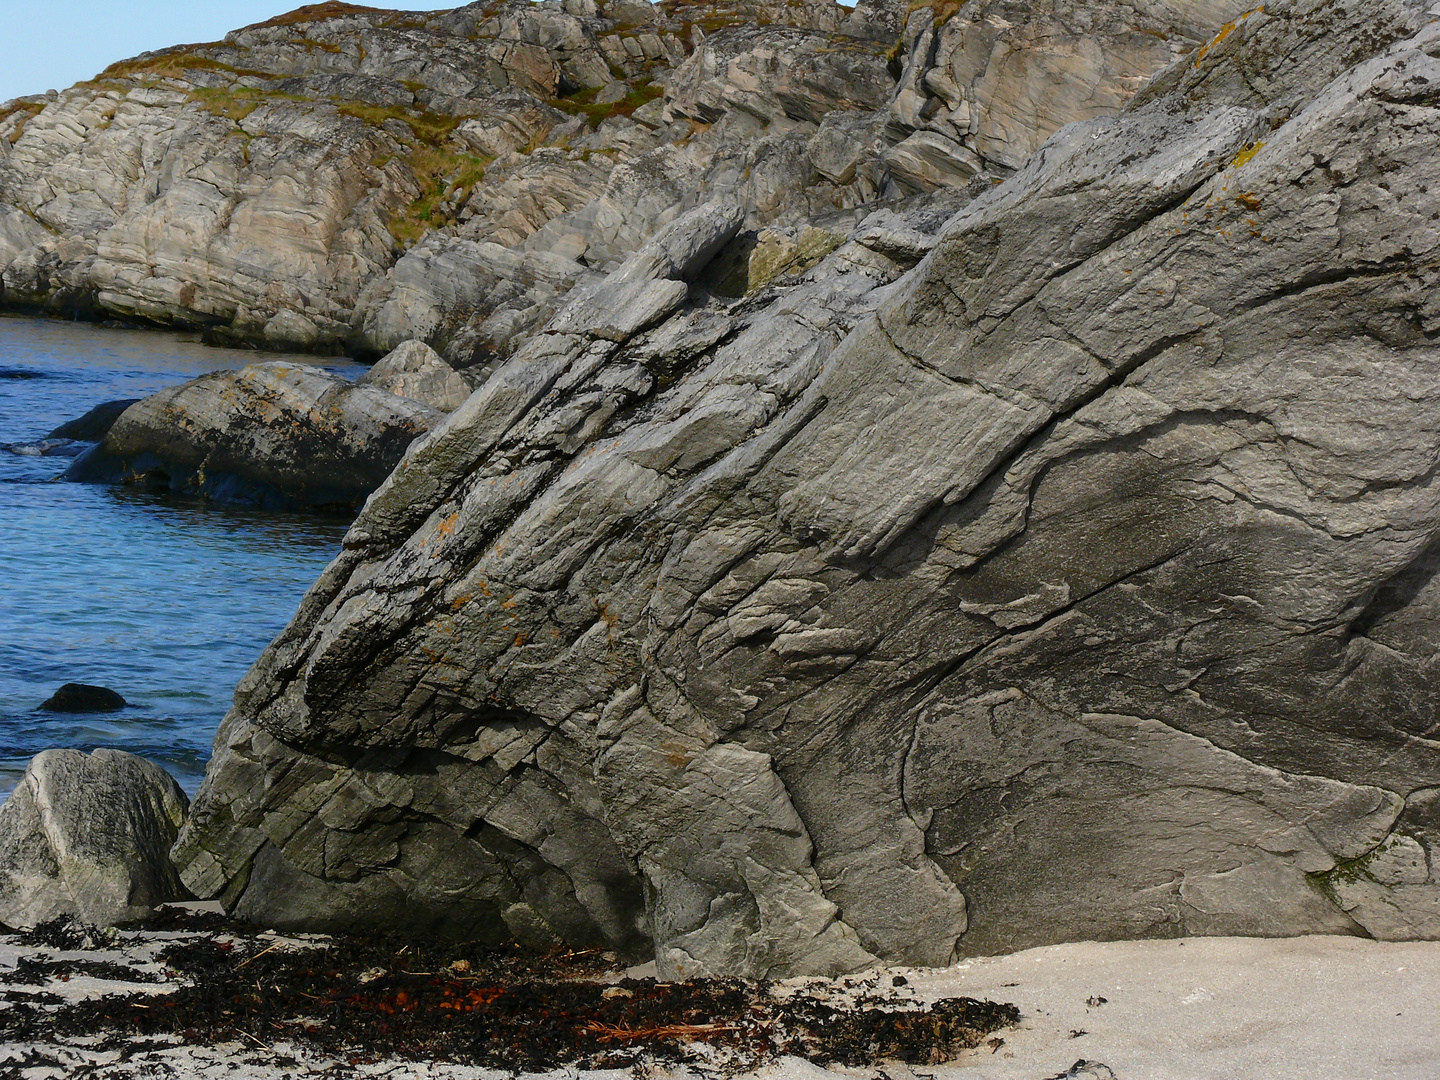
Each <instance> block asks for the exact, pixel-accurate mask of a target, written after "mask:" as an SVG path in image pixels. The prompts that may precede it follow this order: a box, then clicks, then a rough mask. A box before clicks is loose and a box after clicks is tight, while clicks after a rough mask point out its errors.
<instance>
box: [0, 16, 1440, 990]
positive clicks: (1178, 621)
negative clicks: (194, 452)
mask: <svg viewBox="0 0 1440 1080" xmlns="http://www.w3.org/2000/svg"><path fill="white" fill-rule="evenodd" d="M1437 56H1440V23H1437V22H1436V21H1435V19H1434V16H1432V15H1431V14H1430V12H1429V9H1428V0H1427V3H1422V2H1419V0H1325V2H1321V0H1277V2H1275V3H1272V4H1267V5H1266V6H1265V7H1264V8H1256V9H1255V10H1246V9H1245V8H1244V7H1243V5H1239V4H1225V3H1218V2H1209V0H1193V2H1187V0H1154V2H1144V3H1142V2H1135V3H1130V4H1119V3H1113V4H1111V3H1106V4H1099V5H1081V4H1078V3H1077V4H1069V3H1064V2H1060V0H1056V2H1054V3H1047V4H1042V5H1031V4H1024V5H1022V4H1010V3H1004V2H992V3H986V2H984V0H974V2H971V3H968V4H964V5H959V4H938V3H937V4H934V5H921V6H918V7H916V8H915V9H914V10H909V8H908V6H896V5H887V4H883V3H877V4H874V5H865V4H862V5H860V6H857V7H856V8H855V9H854V10H853V11H852V10H850V9H844V8H840V7H838V6H835V5H830V4H820V3H805V4H795V5H784V6H781V5H774V6H762V5H744V4H726V5H718V4H717V5H704V6H701V5H682V4H677V3H667V4H661V5H658V6H656V7H654V8H651V7H649V6H647V5H610V6H608V7H596V6H594V5H591V4H589V3H588V2H581V0H570V2H568V3H566V4H564V5H556V4H538V5H530V4H525V3H516V4H511V5H508V6H505V7H503V8H485V7H482V6H480V5H472V6H471V7H468V8H461V9H457V10H456V11H452V12H444V13H437V14H434V15H400V14H396V13H384V12H375V11H369V10H367V9H355V8H349V7H345V6H343V5H323V6H321V7H320V8H315V9H302V10H301V11H300V12H298V13H296V14H294V15H291V16H286V17H284V18H282V19H278V20H273V21H272V22H271V23H268V24H264V25H262V26H260V27H254V28H250V29H247V30H245V31H240V32H238V33H237V34H234V35H231V37H230V38H229V39H227V41H226V42H225V43H222V44H218V45H211V46H196V47H190V48H187V49H184V50H176V51H173V52H170V53H164V54H156V55H155V56H151V57H144V58H141V59H140V60H138V61H135V62H132V63H131V64H127V65H122V66H118V67H117V68H115V69H111V71H110V72H109V73H108V74H106V75H105V76H103V77H102V78H101V79H99V80H97V81H96V82H95V83H94V84H93V85H88V86H83V87H78V88H75V89H72V90H70V91H67V92H66V94H64V95H61V96H60V97H59V98H58V99H56V100H55V101H48V102H40V101H36V102H29V103H27V102H23V101H22V102H21V103H19V104H18V105H16V104H13V103H12V105H11V106H7V108H9V109H12V110H15V111H12V112H11V113H10V115H9V118H8V119H6V120H4V121H3V125H7V126H0V135H4V137H3V138H0V148H3V149H0V154H3V155H4V156H3V157H0V200H3V201H4V202H5V204H6V207H7V208H8V209H6V210H5V211H4V216H3V218H0V220H3V221H4V222H5V223H6V224H5V225H4V226H3V231H0V263H4V264H6V269H5V270H4V282H5V301H6V302H7V303H15V304H28V305H35V306H41V307H44V306H47V305H48V306H61V307H63V306H64V305H66V304H78V303H81V302H82V301H83V303H84V304H87V305H91V306H93V307H94V308H96V309H98V310H103V311H109V312H112V313H116V314H127V315H132V316H133V315H143V316H144V317H146V318H149V319H151V320H153V321H159V322H171V323H183V324H187V325H204V326H207V327H209V328H210V330H211V332H212V333H214V334H216V335H218V336H222V337H227V338H232V339H233V338H239V339H243V340H247V341H253V342H256V343H269V344H282V343H283V344H290V345H297V344H298V345H303V346H305V347H308V348H313V349H325V348H340V347H345V348H349V349H352V350H354V351H358V352H369V353H377V354H378V353H379V352H382V351H386V350H389V349H391V348H392V347H395V346H397V345H400V344H401V343H402V342H405V341H411V340H420V341H424V342H425V343H427V344H428V345H430V346H433V347H434V348H435V349H436V350H438V351H439V352H440V353H441V354H442V355H443V356H444V358H445V360H446V361H448V363H449V364H451V365H453V366H454V368H456V369H457V370H458V373H460V374H462V375H463V377H464V379H465V380H466V382H467V384H470V385H475V386H477V387H478V389H476V390H475V391H474V392H473V393H472V394H470V395H469V396H468V398H467V399H466V400H465V401H464V403H463V404H461V405H460V406H459V408H457V409H455V410H454V411H453V412H450V413H449V415H448V416H446V417H445V418H444V419H442V420H439V421H438V422H437V423H436V424H435V426H434V427H433V429H432V430H430V431H429V433H428V434H425V435H424V436H423V437H421V438H419V439H417V440H416V441H415V442H414V443H412V444H411V445H410V447H409V449H408V451H407V452H406V454H405V456H404V458H403V460H402V461H401V462H400V464H399V465H398V466H397V467H396V468H395V470H394V471H393V472H391V473H390V474H389V475H388V477H387V478H386V479H385V480H384V482H383V483H381V485H380V486H379V488H378V489H377V490H376V491H375V492H374V494H373V495H371V496H370V498H369V500H368V502H367V503H366V505H365V508H364V510H363V511H362V512H361V513H360V515H359V517H358V518H357V519H356V521H355V523H354V525H353V527H352V528H351V530H350V532H349V535H348V536H347V538H346V540H345V544H344V550H343V552H342V553H341V554H340V555H339V557H338V558H337V559H336V560H335V561H334V562H333V563H332V564H331V566H330V567H329V568H328V569H327V570H326V572H325V573H324V575H323V576H322V577H321V578H320V580H319V581H317V582H316V584H315V585H314V587H313V588H312V589H311V591H310V593H309V594H308V595H307V597H306V598H305V600H304V601H303V602H302V604H301V606H300V609H299V611H298V612H297V613H296V615H295V618H294V619H293V621H292V622H291V624H290V626H289V627H288V628H287V629H286V630H285V631H284V632H283V633H282V634H281V635H280V636H279V637H278V638H277V639H276V640H275V642H274V643H273V644H272V645H271V646H270V648H269V649H268V650H266V652H265V653H264V655H263V656H261V657H260V658H259V660H258V661H257V663H256V665H255V666H254V668H253V669H252V670H251V671H250V673H249V674H248V675H247V676H246V677H245V679H244V680H243V681H242V682H241V684H240V686H239V687H238V689H237V692H236V696H235V707H234V709H233V710H232V711H231V713H230V714H229V715H228V716H227V717H226V719H225V721H224V722H223V724H222V726H221V729H220V732H219V735H218V737H217V740H216V744H215V755H214V758H213V759H212V761H211V763H210V766H209V771H208V773H207V778H206V780H205V783H204V785H203V786H202V788H201V790H200V792H199V793H198V795H197V797H196V799H195V802H194V805H193V808H192V813H191V817H190V819H189V821H188V822H187V824H186V826H185V828H184V830H183V832H182V833H181V836H180V839H179V841H178V843H177V845H176V847H175V849H174V852H173V857H174V859H175V860H176V863H177V865H178V866H179V867H180V871H181V877H182V879H183V881H184V883H185V884H186V886H187V887H188V888H190V889H191V890H192V891H193V892H195V893H196V894H197V895H200V896H204V897H215V898H219V899H221V900H222V901H223V902H224V904H225V905H226V907H227V908H228V909H230V910H232V911H233V912H235V913H237V914H239V915H240V916H242V917H244V918H246V919H249V920H253V921H255V922H259V923H263V924H265V925H267V926H273V927H280V928H287V929H297V930H324V929H336V928H348V929H357V928H358V929H388V928H393V927H398V926H404V927H406V928H409V929H411V930H415V929H424V930H429V931H434V932H437V933H446V934H455V935H459V936H464V937H466V938H467V939H476V938H487V937H488V938H495V939H501V938H509V937H513V938H516V939H519V940H522V941H526V942H530V943H536V944H545V943H554V942H556V941H565V942H568V943H570V944H572V945H576V946H604V947H606V948H610V949H614V950H616V951H618V952H620V953H622V954H624V955H626V956H630V957H636V958H649V957H650V956H652V955H653V957H654V958H655V960H656V962H657V965H658V970H659V971H660V973H661V974H662V975H664V976H669V977H684V976H691V975H726V976H732V975H738V976H745V977H750V978H774V977H784V976H790V975H797V974H807V973H819V974H834V973H837V972H842V971H851V970H856V969H859V968H863V967H866V966H869V965H873V964H875V963H877V962H882V961H883V962H889V963H899V964H907V965H922V966H923V965H936V964H945V963H947V962H949V961H951V960H952V959H953V958H955V957H956V956H958V955H980V954H987V953H996V952H1001V951H1007V950H1013V949H1019V948H1025V947H1029V946H1034V945H1042V944H1049V943H1055V942H1064V941H1074V940H1081V939H1115V938H1136V937H1175V936H1183V935H1195V934H1212V935H1215V934H1221V935H1229V934H1235V935H1259V936H1278V935H1291V934H1302V933H1328V934H1335V933H1339V934H1353V935H1361V936H1365V935H1368V936H1372V937H1377V938H1392V939H1399V938H1437V937H1440V869H1437V863H1436V854H1437V850H1440V849H1437V845H1440V741H1437V739H1436V722H1437V717H1436V711H1435V704H1434V703H1435V702H1436V701H1437V700H1440V685H1437V678H1440V675H1437V672H1440V667H1437V665H1440V660H1437V657H1440V585H1437V584H1436V580H1435V571H1436V569H1437V568H1440V487H1437V482H1436V477H1437V475H1440V421H1437V417H1440V377H1437V374H1436V373H1437V372H1440V364H1437V362H1436V361H1437V360H1440V345H1437V343H1436V337H1437V335H1440V315H1437V308H1436V305H1435V302H1434V296H1435V295H1436V293H1435V287H1436V284H1437V279H1440V231H1437V228H1436V224H1435V223H1436V221H1437V220H1440V191H1436V190H1433V187H1432V185H1433V181H1432V177H1433V176H1434V174H1435V172H1436V168H1437V166H1440V109H1437V105H1440V62H1437V60H1436V57H1437ZM467 80H468V81H467ZM112 95H113V96H112ZM407 95H408V96H407ZM142 99H143V101H142ZM102 101H103V102H109V103H111V104H110V105H99V104H97V103H99V102H102ZM144 101H149V102H151V103H150V104H145V103H144ZM357 102H358V103H362V104H356V103H357ZM111 105H113V106H114V108H113V111H112V113H111V114H110V120H109V122H108V126H104V127H102V124H105V123H106V121H104V120H102V119H101V118H100V117H101V114H102V113H103V111H104V109H106V108H110V107H111ZM87 110H89V111H88V112H87ZM97 110H98V111H97ZM144 110H157V111H155V112H148V111H144ZM92 116H93V117H95V119H94V120H93V122H92V120H90V119H85V120H83V121H82V120H81V119H79V118H80V117H87V118H88V117H92ZM147 124H149V125H152V126H150V127H146V125H147ZM167 125H168V126H167ZM183 125H193V128H192V127H184V126H183ZM182 130H183V131H186V132H190V131H192V130H193V131H194V132H196V134H194V135H193V136H190V135H187V136H186V138H185V139H184V140H183V143H182V142H181V141H179V140H177V138H176V136H175V134H174V133H176V132H180V131H182ZM202 130H203V131H204V132H209V133H210V134H209V135H205V136H204V137H203V138H202V135H201V134H200V132H201V131H202ZM147 131H148V132H149V133H150V135H149V136H147V135H146V134H145V133H146V132H147ZM7 132H8V134H5V133H7ZM112 132H113V134H112ZM156 132H166V133H168V134H163V135H157V134H156ZM147 138H150V141H147ZM206 139H211V140H212V141H210V142H207V141H206ZM7 142H8V148H7V147H6V144H7ZM254 144H259V145H258V146H257V145H254ZM122 147H133V148H138V149H134V150H133V153H132V151H131V150H125V151H123V152H122V151H121V149H120V148H122ZM145 148H148V150H146V149H145ZM207 148H208V149H207ZM247 148H248V149H247ZM162 151H163V152H162ZM146 152H149V153H151V154H152V157H151V158H148V159H147V158H145V157H144V154H145V153H146ZM126 154H130V155H131V156H129V157H126V156H125V155H126ZM183 154H190V155H191V156H190V157H186V158H184V159H183V160H182V155H183ZM225 154H230V155H235V156H233V157H231V158H226V160H228V161H230V162H231V167H230V169H231V171H229V172H226V171H225V170H223V169H220V168H219V167H218V165H216V163H217V162H218V161H219V160H220V159H221V157H222V156H223V155H225ZM107 155H108V156H107ZM136 155H138V156H136ZM104 161H110V162H116V163H118V162H122V161H124V162H129V163H130V164H126V165H123V166H122V165H121V164H114V165H113V168H112V167H111V166H104V165H101V164H99V163H100V162H104ZM150 161H155V162H160V163H162V164H155V165H153V166H152V165H150V164H147V162H150ZM437 162H438V164H436V163H437ZM307 163H313V164H307ZM107 168H109V169H111V171H109V172H106V171H105V170H106V169H107ZM126 170H128V171H126ZM222 174H223V175H222ZM103 176H113V177H122V176H126V177H130V179H127V180H125V181H124V182H123V183H122V182H120V181H119V180H117V181H116V182H115V183H114V184H113V185H110V186H107V184H106V183H101V182H100V181H99V180H97V177H103ZM67 178H68V179H67ZM67 185H68V186H67ZM307 200H311V201H307ZM202 203H203V204H204V205H205V206H207V207H209V209H207V210H204V211H199V210H197V211H196V212H195V214H191V210H192V209H193V208H195V207H198V206H200V205H201V204H202ZM102 204H103V205H102ZM321 204H323V205H324V207H326V208H327V209H326V210H325V211H324V212H322V211H321V210H320V209H317V207H319V206H320V205H321ZM197 223H199V224H197ZM266 223H268V224H266ZM266 229H271V230H272V231H271V232H266V231H265V230H266ZM147 238H148V239H147ZM147 244H148V245H149V246H147ZM247 245H252V246H253V247H254V248H255V250H256V252H263V253H264V259H261V256H260V254H255V255H253V256H252V255H247V254H244V252H245V251H247V250H250V249H249V248H248V247H247ZM301 252H303V257H302V255H301V254H300V253H301ZM247 260H249V261H247ZM267 260H268V261H267ZM247 266H249V267H251V269H253V271H254V272H253V273H251V272H250V271H247V270H246V269H245V267H247Z"/></svg>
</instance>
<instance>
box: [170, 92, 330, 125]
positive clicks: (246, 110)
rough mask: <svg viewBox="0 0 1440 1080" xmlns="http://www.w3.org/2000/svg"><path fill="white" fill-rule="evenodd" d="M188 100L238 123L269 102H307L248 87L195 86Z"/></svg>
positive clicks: (300, 98) (297, 95)
mask: <svg viewBox="0 0 1440 1080" xmlns="http://www.w3.org/2000/svg"><path fill="white" fill-rule="evenodd" d="M190 100H191V101H198V102H199V103H200V107H201V108H202V109H204V110H205V111H206V112H208V113H210V114H211V115H212V116H224V117H227V118H228V119H230V120H233V121H234V122H235V123H237V124H238V123H239V122H240V121H241V120H244V119H245V118H246V117H247V116H249V115H250V114H251V113H253V112H254V111H255V110H256V109H258V108H259V107H260V106H261V105H264V104H265V103H266V102H269V101H309V100H311V99H310V98H305V97H301V96H300V95H299V94H282V93H280V92H278V91H274V90H254V89H251V88H250V87H248V86H223V87H210V86H197V87H195V88H194V89H193V90H191V91H190Z"/></svg>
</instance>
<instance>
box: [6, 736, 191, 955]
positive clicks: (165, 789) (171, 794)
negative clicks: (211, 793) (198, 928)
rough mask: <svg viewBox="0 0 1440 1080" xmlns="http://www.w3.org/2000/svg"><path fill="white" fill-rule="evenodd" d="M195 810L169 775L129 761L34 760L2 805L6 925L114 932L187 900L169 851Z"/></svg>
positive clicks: (112, 754)
mask: <svg viewBox="0 0 1440 1080" xmlns="http://www.w3.org/2000/svg"><path fill="white" fill-rule="evenodd" d="M189 808H190V803H189V800H188V799H187V798H186V797H185V793H184V792H183V791H181V790H180V785H179V784H177V783H176V782H175V781H174V779H173V778H172V777H171V776H170V775H169V774H168V773H167V772H165V770H164V769H162V768H160V766H158V765H156V764H154V763H153V762H150V761H146V760H145V759H144V758H139V757H136V756H135V755H133V754H126V753H123V752H121V751H119V750H96V751H95V752H94V753H93V754H88V755H87V754H85V753H82V752H81V751H79V750H46V751H45V752H44V753H42V754H38V755H37V756H36V757H35V758H34V760H32V761H31V762H30V765H29V767H28V768H27V769H26V770H25V776H24V777H23V778H22V779H21V781H20V783H19V785H18V786H17V787H16V788H15V790H14V791H13V792H12V793H11V794H10V798H9V799H8V800H7V801H6V802H5V804H4V805H3V806H0V923H4V924H5V925H6V926H10V927H15V928H29V927H33V926H38V925H39V924H40V923H43V922H48V921H49V920H51V919H54V918H58V917H60V916H65V915H69V916H73V917H74V918H76V919H78V920H79V921H80V922H82V923H86V924H88V925H94V926H112V925H117V924H121V923H126V922H133V921H135V920H137V919H143V918H145V917H146V916H148V915H149V914H151V913H152V912H153V910H154V909H155V907H156V906H157V905H159V904H164V903H169V902H171V901H175V900H184V899H186V898H188V896H189V894H188V893H187V892H186V891H185V887H184V886H183V885H181V884H180V879H179V877H178V876H177V875H176V872H175V868H174V866H172V865H171V863H170V846H171V845H172V844H173V843H174V842H175V837H176V835H177V834H178V833H179V830H180V826H181V825H182V824H183V823H184V821H185V815H186V813H187V812H188V810H189Z"/></svg>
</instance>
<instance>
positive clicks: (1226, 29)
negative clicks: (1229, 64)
mask: <svg viewBox="0 0 1440 1080" xmlns="http://www.w3.org/2000/svg"><path fill="white" fill-rule="evenodd" d="M1264 10H1265V5H1264V4H1261V5H1260V6H1259V7H1257V8H1253V9H1252V10H1250V11H1247V12H1245V14H1243V15H1240V16H1237V17H1236V18H1235V19H1234V20H1232V21H1231V22H1227V23H1226V24H1225V25H1224V26H1222V27H1220V29H1219V31H1218V32H1217V33H1216V34H1215V36H1214V37H1212V38H1211V39H1210V40H1209V41H1207V42H1206V43H1205V44H1204V45H1201V46H1200V51H1199V52H1197V53H1196V54H1195V66H1196V67H1197V68H1198V67H1199V66H1200V65H1201V64H1202V63H1204V61H1205V57H1207V56H1208V55H1210V50H1211V49H1213V48H1215V46H1217V45H1219V44H1220V43H1221V42H1222V41H1224V40H1225V39H1226V38H1228V37H1229V36H1230V35H1231V34H1233V33H1234V32H1235V30H1236V28H1237V27H1239V25H1240V24H1241V23H1242V22H1244V21H1245V20H1246V19H1248V18H1250V16H1252V15H1258V14H1259V13H1260V12H1262V11H1264Z"/></svg>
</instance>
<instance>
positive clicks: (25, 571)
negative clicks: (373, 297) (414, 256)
mask: <svg viewBox="0 0 1440 1080" xmlns="http://www.w3.org/2000/svg"><path fill="white" fill-rule="evenodd" d="M257 359H259V357H257V355H256V354H255V353H250V352H235V351H231V350H224V349H211V348H206V347H205V346H203V345H201V344H199V343H198V342H195V341H190V340H186V339H184V338H182V337H180V336H176V335H171V334H164V333H159V332H155V331H141V330H110V329H105V328H102V327H97V326H87V325H83V324H82V325H77V324H73V323H65V322H55V321H49V320H40V319H10V318H0V444H4V443H13V442H26V441H31V440H36V439H40V438H43V437H44V436H45V435H46V434H47V433H48V432H50V431H51V430H52V429H54V428H55V427H57V426H58V425H60V424H62V423H64V422H65V421H66V420H71V419H73V418H75V417H77V416H80V415H82V414H83V413H85V412H86V411H87V410H88V409H90V408H91V407H92V406H94V405H98V404H99V403H101V402H102V401H113V400H115V399H117V398H135V397H144V396H145V395H147V394H151V393H154V392H155V391H156V390H160V389H163V388H164V387H167V386H172V385H174V384H176V383H180V382H184V381H185V380H187V379H192V378H194V377H195V376H197V375H202V374H204V373H205V372H207V371H215V370H217V369H221V368H235V367H242V366H244V365H245V364H247V363H253V362H254V361H255V360H257ZM299 359H303V360H304V361H305V362H306V363H312V364H313V363H319V364H321V365H322V366H325V367H328V368H330V369H331V370H334V371H340V372H343V373H345V374H347V375H355V374H358V373H359V372H360V371H362V370H363V369H362V368H360V367H359V366H358V365H354V364H351V363H349V362H348V361H343V360H342V361H317V360H316V359H314V358H313V357H312V358H299ZM68 464H69V460H68V459H65V458H36V457H21V456H18V455H15V454H11V453H8V452H5V451H0V792H5V791H9V790H10V788H11V787H13V786H14V784H15V782H16V781H17V780H18V779H19V777H20V774H21V773H22V772H23V771H24V768H25V763H26V761H28V760H29V759H30V757H32V756H33V755H34V754H36V753H38V752H39V751H41V750H44V749H47V748H49V747H56V746H70V747H78V748H81V749H86V750H89V749H93V748H94V747H97V746H112V747H116V748H119V749H122V750H129V751H131V752H132V753H136V754H141V755H143V756H145V757H148V758H151V759H153V760H155V761H157V762H159V763H160V764H162V765H164V766H165V767H166V768H167V769H169V770H170V771H171V772H172V773H173V774H174V775H175V777H176V779H178V780H179V781H180V783H181V784H182V785H183V786H184V787H185V788H186V790H187V791H190V792H192V793H193V792H194V790H195V788H196V786H198V784H199V783H200V777H201V775H202V773H203V772H204V768H205V761H206V759H207V758H208V757H209V754H210V742H211V739H212V738H213V737H214V734H215V727H216V725H217V723H218V722H219V720H220V718H221V717H222V716H223V715H224V714H225V710H226V709H227V708H228V707H229V704H230V696H231V693H232V692H233V690H234V688H235V683H236V682H237V681H239V679H240V676H241V675H243V674H244V673H245V670H246V668H248V667H249V666H250V664H251V663H253V662H254V660H255V658H256V657H257V656H258V655H259V654H260V651H261V650H262V649H263V648H264V647H265V645H266V644H267V643H268V642H269V641H270V639H271V638H273V637H274V636H275V634H276V633H278V632H279V631H280V629H281V628H282V627H283V626H284V625H285V623H286V622H287V621H288V619H289V618H290V615H291V614H292V613H293V612H294V610H295V607H296V605H297V604H298V603H299V600H300V597H301V596H302V595H304V592H305V590H306V588H308V587H309V585H310V583H311V582H312V581H314V580H315V578H316V577H318V576H319V574H320V571H321V570H322V569H323V568H324V566H325V564H326V563H327V562H329V561H330V559H331V558H333V557H334V555H335V554H336V553H337V552H338V551H339V547H340V538H341V537H342V536H343V535H344V534H345V529H346V527H347V521H345V520H342V519H339V518H335V517H321V516H315V515H302V514H274V513H261V512H257V511H248V510H235V509H226V508H220V507H213V506H207V505H205V504H203V503H199V502H193V501H188V500H181V499H177V498H174V497H171V496H157V495H154V494H149V493H143V492H137V491H129V490H126V489H123V488H110V487H102V486H91V485H88V484H67V483H56V482H54V480H55V477H57V476H58V475H59V474H60V473H62V472H64V470H65V467H66V466H67V465H68ZM67 682H83V683H94V684H97V685H100V686H108V687H110V688H111V689H113V690H117V691H119V692H120V693H121V694H122V695H123V696H124V697H125V699H126V700H127V701H129V702H130V703H131V705H130V707H129V708H128V709H126V710H124V711H123V712H118V713H110V714H105V715H98V716H63V715H56V714H50V713H44V712H37V711H36V706H37V705H39V704H40V703H41V702H42V701H44V700H45V699H46V698H47V697H49V696H50V695H51V694H52V693H53V692H54V691H55V690H56V689H57V688H58V687H59V686H60V685H61V684H63V683H67Z"/></svg>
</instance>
